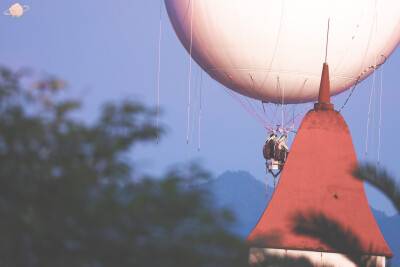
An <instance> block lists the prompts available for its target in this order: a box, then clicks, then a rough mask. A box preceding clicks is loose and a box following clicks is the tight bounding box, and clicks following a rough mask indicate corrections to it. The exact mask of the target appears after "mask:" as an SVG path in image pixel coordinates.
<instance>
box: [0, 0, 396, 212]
mask: <svg viewBox="0 0 400 267" xmlns="http://www.w3.org/2000/svg"><path fill="white" fill-rule="evenodd" d="M14 1H15V0H13V1H8V0H2V1H1V2H0V11H1V13H0V14H1V16H0V32H1V37H0V40H1V41H0V64H1V65H4V66H6V67H10V68H12V69H14V70H17V69H19V68H21V67H29V68H32V69H33V70H35V75H36V76H34V77H33V78H35V77H43V76H44V75H46V74H50V75H54V76H57V77H59V78H61V79H63V80H65V81H67V82H68V84H69V88H68V91H67V96H69V97H72V98H79V99H81V100H82V101H83V102H84V105H85V107H84V109H83V110H82V111H81V112H80V118H82V119H83V120H85V121H87V122H90V121H92V120H93V119H95V118H96V117H97V115H98V114H99V110H100V107H101V104H102V103H104V102H106V101H110V100H111V101H117V100H123V99H126V98H131V99H137V100H139V101H141V102H143V103H144V104H146V105H147V106H150V107H156V105H157V76H158V60H159V56H158V46H159V39H158V38H159V25H160V3H161V2H160V0H134V1H132V0H130V1H129V0H116V1H94V0H86V1H78V0H69V1H44V0H35V1H32V0H26V1H25V2H20V4H21V5H22V6H23V5H28V6H29V7H30V9H29V10H28V11H27V12H26V13H24V14H23V15H22V16H21V17H20V18H15V17H12V16H7V15H4V14H3V12H4V11H5V10H7V9H8V8H9V7H10V6H11V5H12V4H14V3H15V2H14ZM192 63H193V65H192V90H193V91H192V108H193V109H192V113H191V118H190V135H189V136H190V138H189V139H190V140H189V143H190V144H189V145H188V144H187V143H186V136H187V105H188V79H189V55H188V54H187V52H186V50H185V49H184V48H183V46H182V45H181V43H180V42H179V40H178V38H177V36H176V35H175V32H174V31H173V29H172V26H171V24H170V22H169V19H168V15H167V13H166V10H165V7H163V9H162V41H161V76H160V77H161V79H160V105H161V109H162V114H161V117H160V124H161V125H162V127H163V128H165V130H166V133H165V134H164V135H163V136H162V137H161V139H160V144H159V145H157V144H156V142H155V141H154V142H150V143H146V144H140V145H139V146H138V147H137V148H136V149H135V150H134V154H133V157H134V160H135V164H136V167H137V170H138V171H139V172H140V173H146V174H150V175H156V176H159V175H161V174H162V173H163V172H165V170H167V168H168V167H169V166H171V165H173V164H176V163H183V164H186V163H187V162H188V160H194V161H197V162H199V163H200V164H201V165H202V166H203V167H204V168H206V169H208V170H210V171H211V172H212V174H213V175H214V176H218V175H220V174H222V173H223V172H224V171H227V170H246V171H248V172H250V173H251V174H252V175H253V176H254V177H256V178H257V179H259V180H263V179H265V160H264V158H263V157H262V152H261V151H262V146H263V144H264V141H265V139H266V137H267V132H266V130H265V129H264V128H263V126H262V125H261V124H259V123H258V122H257V121H256V120H255V119H254V118H253V117H252V116H250V115H249V114H248V113H247V112H246V110H244V109H243V107H241V106H240V105H239V104H238V103H236V102H235V101H234V99H233V98H232V97H231V96H230V95H228V94H227V93H226V92H225V91H224V90H223V89H222V88H221V87H220V86H219V85H218V83H217V82H216V81H214V80H212V79H211V78H210V77H209V76H208V75H207V74H205V73H203V79H202V87H201V88H202V94H201V100H202V121H201V138H200V141H201V150H200V152H198V145H199V128H198V124H199V123H198V108H199V103H200V102H199V100H200V93H199V91H200V85H199V84H200V77H201V71H200V69H199V68H198V67H197V65H196V63H195V62H192ZM321 66H322V63H321ZM399 67H400V51H399V49H397V50H396V51H395V52H394V53H393V54H392V55H391V57H390V58H389V59H388V60H387V61H386V63H385V64H384V67H383V70H382V68H380V69H378V70H377V71H376V77H375V86H376V92H375V94H373V99H372V105H371V112H370V122H369V125H370V129H369V132H368V137H369V140H368V154H367V155H366V154H365V150H366V137H367V118H368V109H369V102H370V95H371V88H372V86H373V79H372V75H371V76H370V77H369V78H368V79H366V80H365V81H363V82H362V83H361V84H360V85H358V86H357V88H356V90H355V92H354V94H353V96H352V98H351V99H350V101H349V103H348V105H347V106H346V107H345V109H344V110H343V111H342V115H343V116H344V118H345V120H346V122H347V123H348V126H349V129H350V132H351V135H352V138H353V143H354V147H355V150H356V153H357V156H358V159H359V161H360V162H363V161H366V160H369V161H372V162H375V163H376V162H377V158H378V144H379V138H378V129H379V127H378V125H379V117H380V112H379V111H380V105H379V93H380V92H379V90H380V88H381V75H382V77H383V80H382V85H383V98H382V113H381V115H382V128H381V138H380V165H382V166H384V167H386V168H387V169H388V170H389V171H390V172H391V173H392V174H393V175H394V176H395V177H396V179H397V181H398V182H400V176H399V173H400V164H399V163H398V159H399V156H398V150H399V149H400V141H399V140H398V139H396V138H397V137H398V135H399V134H398V132H399V130H400V120H399V117H398V116H399V114H400V104H399V103H398V100H399V98H400V91H399V84H400V71H399ZM382 71H383V72H382ZM196 77H197V86H196ZM196 88H197V93H196V91H195V89H196ZM348 93H349V91H347V92H345V93H344V94H343V95H341V96H339V97H337V98H336V99H335V100H334V104H335V108H336V109H338V108H340V107H341V106H342V104H343V103H344V101H345V99H346V98H347V96H348ZM195 96H196V98H195ZM195 103H196V104H195ZM194 108H196V109H194ZM193 110H195V112H193ZM299 110H301V108H299ZM193 115H194V117H192V116H193ZM193 118H194V119H193ZM192 129H193V130H192ZM27 130H29V129H27ZM290 138H293V136H291V137H290ZM313 149H317V148H313ZM316 164H317V163H316ZM269 184H272V179H271V180H269ZM366 192H367V196H368V199H369V201H370V204H371V205H372V207H374V208H376V209H379V210H382V211H385V212H386V213H387V214H389V215H393V214H394V213H395V209H394V208H393V206H392V205H391V204H390V202H389V201H387V200H386V198H385V197H384V196H383V195H382V194H381V193H379V192H377V191H376V190H375V189H373V188H372V187H370V186H368V185H366Z"/></svg>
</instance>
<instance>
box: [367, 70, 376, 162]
mask: <svg viewBox="0 0 400 267" xmlns="http://www.w3.org/2000/svg"><path fill="white" fill-rule="evenodd" d="M374 90H375V70H374V76H373V80H372V87H371V94H370V97H369V107H368V118H367V134H366V136H367V137H366V140H365V155H367V154H368V134H369V118H370V114H371V104H372V96H373V92H374Z"/></svg>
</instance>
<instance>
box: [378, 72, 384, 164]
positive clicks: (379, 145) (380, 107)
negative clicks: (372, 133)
mask: <svg viewBox="0 0 400 267" xmlns="http://www.w3.org/2000/svg"><path fill="white" fill-rule="evenodd" d="M382 81H383V66H382V69H381V92H380V96H379V138H378V140H379V141H378V164H379V163H380V151H381V123H382V91H383V86H382V85H383V82H382Z"/></svg>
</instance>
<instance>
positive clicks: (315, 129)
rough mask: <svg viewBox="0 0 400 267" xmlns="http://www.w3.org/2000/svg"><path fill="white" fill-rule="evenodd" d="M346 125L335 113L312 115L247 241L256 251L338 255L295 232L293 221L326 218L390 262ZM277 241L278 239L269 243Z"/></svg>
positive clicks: (366, 248) (366, 250)
mask: <svg viewBox="0 0 400 267" xmlns="http://www.w3.org/2000/svg"><path fill="white" fill-rule="evenodd" d="M355 166H357V167H358V162H357V157H356V153H355V151H354V147H353V142H352V140H351V136H350V132H349V129H348V127H347V124H346V122H345V121H344V119H343V117H342V116H341V115H340V113H339V112H337V111H335V110H311V111H310V112H308V114H307V115H306V116H305V118H304V120H303V122H302V124H301V126H300V128H299V131H298V133H297V135H296V138H295V140H294V143H293V145H292V148H291V150H290V153H289V156H288V159H287V161H286V163H285V167H284V169H283V172H282V175H281V178H280V180H279V183H278V185H277V187H276V189H275V192H274V194H273V196H272V198H271V200H270V202H269V204H268V206H267V208H266V209H265V211H264V213H263V215H262V217H261V219H260V220H259V222H258V223H257V225H256V227H255V228H254V230H253V231H252V232H251V234H250V235H249V237H248V238H247V241H248V242H251V243H254V242H257V243H258V245H257V246H258V247H267V248H284V249H294V250H308V251H325V252H338V251H337V250H335V249H334V248H331V247H329V246H328V245H327V244H324V243H323V242H322V241H320V240H319V239H318V238H313V237H309V236H306V235H298V234H296V233H295V232H294V230H293V227H294V225H295V222H294V216H296V215H298V214H302V215H305V216H307V214H310V213H312V214H322V215H323V216H325V217H326V218H328V219H330V220H333V221H335V222H337V223H339V224H340V226H341V228H342V229H343V230H345V231H347V232H349V233H351V234H352V235H353V236H355V237H356V238H357V239H359V241H360V247H361V250H362V252H363V253H366V254H373V255H381V256H386V257H392V256H393V254H392V252H391V251H390V249H389V247H388V245H387V244H386V242H385V240H384V238H383V236H382V234H381V232H380V230H379V228H378V225H377V224H376V222H375V219H374V217H373V215H372V212H371V210H370V207H369V204H368V201H367V198H366V195H365V191H364V186H363V183H362V181H360V180H357V179H355V178H354V177H353V176H352V175H351V170H352V169H353V168H354V167H355ZM271 237H275V238H271Z"/></svg>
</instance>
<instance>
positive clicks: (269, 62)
mask: <svg viewBox="0 0 400 267" xmlns="http://www.w3.org/2000/svg"><path fill="white" fill-rule="evenodd" d="M165 4H166V8H167V11H168V14H169V18H170V20H171V23H172V25H173V27H174V29H175V31H176V34H177V35H178V37H179V39H180V41H181V42H182V44H183V46H184V47H185V48H186V50H188V51H189V50H190V47H192V50H191V51H192V57H193V59H194V60H195V61H196V62H197V63H198V64H199V65H200V66H201V68H203V69H204V70H205V71H206V72H207V73H208V74H209V75H210V76H211V77H212V78H214V79H215V80H217V81H218V82H220V83H221V84H223V85H225V86H226V87H228V88H230V89H231V90H233V91H235V92H237V93H240V94H242V95H245V96H247V97H250V98H254V99H258V100H261V101H263V102H272V103H280V104H290V103H292V104H296V103H306V102H310V101H314V100H316V99H317V98H318V89H319V83H320V79H321V67H322V63H323V62H324V61H325V57H326V55H327V61H328V63H329V68H330V79H331V95H336V94H338V93H340V92H343V91H345V90H347V89H349V88H350V87H351V86H352V85H354V84H355V83H356V82H357V79H358V77H359V76H360V74H361V73H363V72H365V73H364V75H362V76H361V79H365V78H366V77H367V76H368V75H369V74H370V73H371V72H373V70H374V68H369V66H376V65H379V64H380V63H382V61H384V59H385V58H386V57H389V56H390V55H391V53H392V52H393V51H394V49H395V48H396V47H397V45H398V43H399V41H400V1H399V0H384V1H382V0H381V1H378V0H324V1H321V0H165ZM328 20H330V30H329V45H328V50H327V51H326V44H327V25H328Z"/></svg>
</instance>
